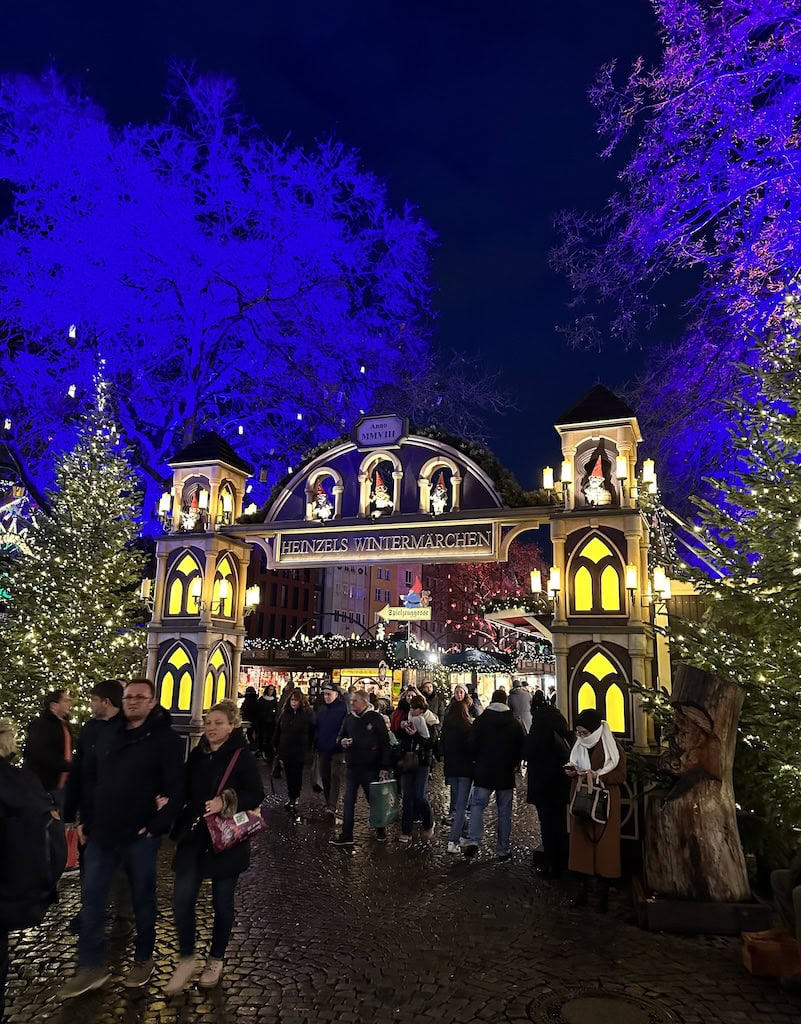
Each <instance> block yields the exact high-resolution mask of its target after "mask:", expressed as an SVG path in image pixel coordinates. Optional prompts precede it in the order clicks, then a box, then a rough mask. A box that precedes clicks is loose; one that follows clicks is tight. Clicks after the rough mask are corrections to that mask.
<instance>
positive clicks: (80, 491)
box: [0, 378, 145, 725]
mask: <svg viewBox="0 0 801 1024" xmlns="http://www.w3.org/2000/svg"><path fill="white" fill-rule="evenodd" d="M56 482H57V486H56V488H55V489H54V490H53V491H51V492H49V494H48V497H49V500H50V509H49V511H48V512H47V513H44V512H42V513H41V514H40V515H38V516H37V518H36V520H35V522H34V524H33V525H32V527H31V531H30V549H31V550H30V554H25V555H20V556H19V557H18V558H16V559H15V560H14V562H13V564H12V565H11V566H10V567H9V573H8V590H9V592H10V595H11V596H10V601H9V614H8V616H7V618H6V619H5V620H4V621H3V623H2V626H0V660H2V664H3V668H4V671H3V685H2V691H0V709H1V712H0V713H2V714H10V715H11V716H12V717H13V718H14V719H16V720H17V721H18V722H19V723H20V724H23V725H24V724H25V723H27V721H29V720H30V719H31V718H32V717H34V716H35V715H36V714H38V713H39V711H40V710H41V703H42V698H43V696H44V694H45V693H47V691H48V690H52V689H56V688H65V689H67V690H69V692H70V694H71V695H72V697H73V700H74V701H75V705H74V709H73V714H74V715H75V716H76V717H83V716H85V715H86V714H87V713H88V700H89V692H90V690H91V688H92V686H93V685H94V683H96V682H97V681H98V680H100V679H106V678H117V677H124V676H126V675H131V674H132V673H138V672H140V671H141V664H142V656H143V654H144V649H145V631H144V628H143V627H144V616H143V612H144V609H143V607H142V600H141V598H140V595H139V588H140V584H141V580H142V575H143V570H144V556H143V555H142V553H141V552H140V551H139V550H138V549H137V548H136V547H135V542H136V540H137V537H138V534H139V529H138V526H137V519H138V517H139V516H140V514H141V499H140V494H139V489H138V486H137V483H136V478H135V474H134V472H133V471H132V469H131V467H130V465H129V462H128V460H127V458H126V452H125V450H124V448H123V447H122V445H121V444H120V441H119V438H118V435H117V432H116V428H115V425H114V423H113V422H112V420H111V415H110V409H109V395H108V388H107V385H106V384H105V383H104V382H103V381H102V379H100V378H96V380H95V400H94V403H93V405H92V407H91V408H90V409H89V411H88V413H87V414H86V415H85V416H84V417H83V418H82V420H81V422H80V425H79V430H78V438H77V441H76V444H75V446H74V448H73V449H72V450H71V451H69V452H68V453H66V454H65V455H63V456H62V457H61V458H60V459H59V462H58V466H57V472H56Z"/></svg>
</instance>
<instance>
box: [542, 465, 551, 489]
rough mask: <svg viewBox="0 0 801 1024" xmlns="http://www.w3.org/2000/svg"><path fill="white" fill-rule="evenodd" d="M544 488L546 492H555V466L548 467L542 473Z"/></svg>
mask: <svg viewBox="0 0 801 1024" xmlns="http://www.w3.org/2000/svg"><path fill="white" fill-rule="evenodd" d="M542 486H543V488H544V489H545V490H546V491H552V490H553V466H546V467H545V469H543V471H542Z"/></svg>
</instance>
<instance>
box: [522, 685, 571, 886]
mask: <svg viewBox="0 0 801 1024" xmlns="http://www.w3.org/2000/svg"><path fill="white" fill-rule="evenodd" d="M572 746H573V734H572V733H571V731H570V728H569V727H568V724H567V722H566V721H565V718H564V715H562V713H561V712H560V711H559V710H558V709H557V708H555V707H553V706H552V705H551V704H550V703H549V702H548V698H547V697H546V696H545V694H544V693H543V692H542V690H537V691H536V692H535V693H534V696H533V698H532V701H531V729H530V730H529V734H528V737H527V739H526V752H525V760H526V762H527V764H528V793H527V800H528V803H530V804H534V806H535V807H536V808H537V817H538V818H539V820H540V836H541V837H542V850H541V851H539V850H538V851H535V854H534V861H535V867H536V869H537V874H539V875H542V877H543V878H558V877H559V876H560V875H561V874H562V873H563V872H564V871H565V870H566V869H567V804H568V801H569V800H570V779H569V778H568V777H567V776H566V775H565V765H566V764H567V762H568V760H569V759H570V750H571V748H572Z"/></svg>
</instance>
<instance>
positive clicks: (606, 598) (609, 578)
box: [576, 565, 620, 612]
mask: <svg viewBox="0 0 801 1024" xmlns="http://www.w3.org/2000/svg"><path fill="white" fill-rule="evenodd" d="M576 575H578V574H576ZM601 607H602V608H603V610H604V611H605V612H619V611H620V576H619V575H618V571H617V569H615V568H614V566H612V565H607V567H606V568H605V569H604V571H603V572H602V573H601Z"/></svg>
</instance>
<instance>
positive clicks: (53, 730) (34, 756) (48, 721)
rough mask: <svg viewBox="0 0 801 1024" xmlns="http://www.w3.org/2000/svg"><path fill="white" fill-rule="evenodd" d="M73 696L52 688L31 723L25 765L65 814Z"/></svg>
mask: <svg viewBox="0 0 801 1024" xmlns="http://www.w3.org/2000/svg"><path fill="white" fill-rule="evenodd" d="M71 705H72V699H71V698H70V695H69V694H68V693H67V691H66V690H53V691H51V692H50V693H48V694H47V695H46V697H45V699H44V710H43V711H42V714H41V715H40V716H39V717H38V718H35V719H34V720H33V721H32V722H31V724H30V725H29V726H28V739H27V742H26V744H25V767H26V768H29V769H30V770H31V771H32V772H33V773H34V775H36V776H37V778H38V779H39V781H40V782H41V783H42V785H43V786H44V788H45V789H46V790H47V792H48V793H49V794H50V795H51V796H52V797H53V800H54V801H55V803H56V807H57V808H58V810H59V813H61V815H62V817H63V814H64V790H65V786H66V784H67V778H68V777H69V773H70V769H71V768H72V751H73V742H72V733H71V732H70V727H69V726H68V725H67V716H68V715H69V713H70V707H71Z"/></svg>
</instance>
